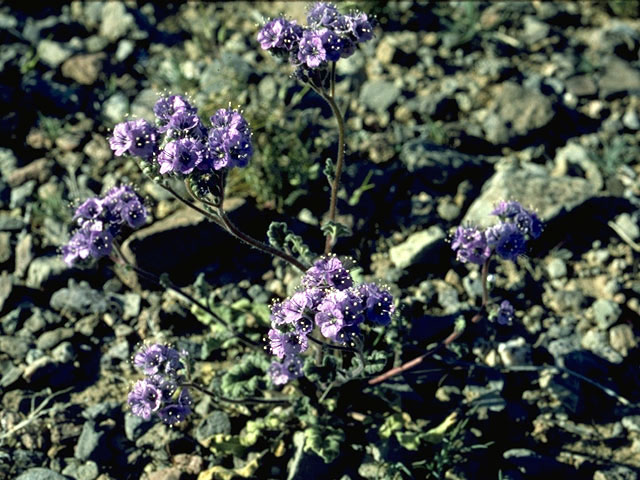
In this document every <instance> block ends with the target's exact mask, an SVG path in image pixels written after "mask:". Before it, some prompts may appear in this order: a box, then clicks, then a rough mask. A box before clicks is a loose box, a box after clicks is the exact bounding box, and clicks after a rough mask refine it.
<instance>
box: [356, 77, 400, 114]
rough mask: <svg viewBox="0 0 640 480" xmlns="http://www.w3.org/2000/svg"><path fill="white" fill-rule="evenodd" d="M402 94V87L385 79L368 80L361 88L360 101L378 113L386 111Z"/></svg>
mask: <svg viewBox="0 0 640 480" xmlns="http://www.w3.org/2000/svg"><path fill="white" fill-rule="evenodd" d="M399 96H400V89H399V88H398V87H396V86H395V85H394V84H393V83H392V82H387V81H385V80H367V81H366V82H365V83H364V84H363V85H362V89H361V90H360V101H361V102H362V103H363V105H365V106H366V107H368V108H369V109H371V110H373V111H374V112H377V113H382V112H386V111H387V110H388V109H389V107H391V105H393V104H394V103H395V102H396V101H397V100H398V97H399Z"/></svg>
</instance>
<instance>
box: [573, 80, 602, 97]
mask: <svg viewBox="0 0 640 480" xmlns="http://www.w3.org/2000/svg"><path fill="white" fill-rule="evenodd" d="M565 87H566V89H567V91H569V92H570V93H572V94H573V95H575V96H576V97H592V96H594V95H595V94H596V93H597V92H598V87H597V86H596V84H595V82H594V81H593V78H592V77H591V75H577V76H575V77H571V78H568V79H567V81H566V83H565Z"/></svg>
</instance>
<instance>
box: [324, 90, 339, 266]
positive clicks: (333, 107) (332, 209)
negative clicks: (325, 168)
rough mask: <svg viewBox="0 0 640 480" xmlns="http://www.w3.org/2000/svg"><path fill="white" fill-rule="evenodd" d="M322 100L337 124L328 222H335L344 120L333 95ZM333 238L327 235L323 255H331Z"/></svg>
mask: <svg viewBox="0 0 640 480" xmlns="http://www.w3.org/2000/svg"><path fill="white" fill-rule="evenodd" d="M322 98H324V99H325V101H326V102H327V103H328V104H329V106H330V107H331V111H332V112H333V115H334V116H335V117H336V121H337V122H338V158H337V160H336V174H335V177H334V178H333V182H331V200H330V203H329V221H331V222H335V220H336V213H337V212H336V206H337V203H338V188H339V187H340V176H341V175H342V168H343V164H344V118H343V116H342V113H341V112H340V108H339V107H338V105H337V104H336V102H335V100H334V98H333V95H331V96H329V95H327V94H326V93H323V94H322ZM332 243H333V238H332V237H331V235H330V234H329V233H327V239H326V242H325V245H324V253H325V255H327V254H329V253H331V246H332Z"/></svg>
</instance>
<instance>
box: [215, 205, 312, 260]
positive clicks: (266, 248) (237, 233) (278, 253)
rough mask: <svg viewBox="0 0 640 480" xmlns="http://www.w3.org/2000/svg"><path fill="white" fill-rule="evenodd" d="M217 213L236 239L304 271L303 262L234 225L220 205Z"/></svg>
mask: <svg viewBox="0 0 640 480" xmlns="http://www.w3.org/2000/svg"><path fill="white" fill-rule="evenodd" d="M218 212H219V215H220V220H222V223H223V224H224V226H225V228H226V230H227V231H228V232H229V233H230V234H231V235H233V236H234V237H236V238H237V239H238V240H240V241H242V242H244V243H246V244H247V245H250V246H252V247H255V248H257V249H258V250H262V251H263V252H265V253H268V254H270V255H273V256H275V257H278V258H281V259H282V260H284V261H285V262H287V263H289V264H291V265H293V266H294V267H296V268H297V269H298V270H300V271H301V272H305V271H306V270H307V268H308V267H307V266H306V265H305V264H303V263H302V262H300V261H299V260H298V259H296V258H294V257H292V256H291V255H289V254H287V253H285V252H283V251H282V250H279V249H277V248H274V247H272V246H271V245H268V244H266V243H263V242H261V241H259V240H256V239H255V238H253V237H251V236H249V235H247V234H246V233H244V232H243V231H242V230H240V229H239V228H238V227H236V225H235V224H234V223H233V222H232V221H231V220H229V217H227V214H226V213H225V211H224V210H223V209H222V207H220V208H219V209H218Z"/></svg>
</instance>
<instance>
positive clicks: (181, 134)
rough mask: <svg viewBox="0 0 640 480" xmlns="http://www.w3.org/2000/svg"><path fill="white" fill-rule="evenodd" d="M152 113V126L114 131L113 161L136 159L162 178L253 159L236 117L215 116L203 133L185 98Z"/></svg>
mask: <svg viewBox="0 0 640 480" xmlns="http://www.w3.org/2000/svg"><path fill="white" fill-rule="evenodd" d="M153 112H154V114H155V116H156V126H152V125H151V124H149V123H148V122H147V121H146V120H130V121H128V122H122V123H119V124H117V125H116V126H115V127H114V129H113V136H112V137H111V138H110V139H109V145H110V146H111V149H112V150H113V151H114V153H115V155H116V156H120V155H124V154H129V155H133V156H135V157H139V158H141V159H143V160H144V161H145V162H147V164H151V165H153V166H154V167H156V168H157V171H158V173H160V174H162V175H164V174H170V173H176V174H181V175H188V174H190V173H192V172H193V171H194V170H196V169H197V170H199V171H204V172H206V171H211V170H221V169H223V168H233V167H246V166H247V165H248V163H249V159H250V158H251V155H252V154H253V149H252V146H251V130H250V129H249V124H248V123H247V121H246V120H245V119H244V117H243V116H242V115H241V114H240V113H239V112H238V111H236V110H233V109H231V108H228V109H226V108H222V109H220V110H218V111H217V112H216V113H215V114H214V115H213V116H212V117H210V121H211V125H212V126H211V127H209V128H207V127H205V126H204V124H203V123H202V122H201V120H200V117H199V116H198V109H197V108H195V107H193V106H192V105H191V104H190V103H189V102H188V101H187V100H186V99H185V98H184V97H182V96H180V95H171V96H168V97H163V98H161V99H160V100H158V101H157V102H156V104H155V106H154V107H153Z"/></svg>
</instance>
